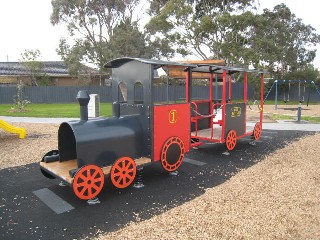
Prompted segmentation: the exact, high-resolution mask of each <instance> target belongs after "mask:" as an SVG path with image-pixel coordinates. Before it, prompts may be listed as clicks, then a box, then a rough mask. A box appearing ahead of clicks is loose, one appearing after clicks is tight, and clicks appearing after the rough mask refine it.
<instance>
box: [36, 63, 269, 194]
mask: <svg viewBox="0 0 320 240" xmlns="http://www.w3.org/2000/svg"><path fill="white" fill-rule="evenodd" d="M169 66H173V67H178V68H182V69H183V70H184V72H185V99H184V100H183V101H182V100H181V99H180V100H178V101H169V98H168V97H167V101H165V102H157V101H156V100H155V92H154V85H155V83H156V79H155V75H154V71H155V70H157V69H161V68H162V69H163V70H164V71H166V72H167V74H168V75H169V73H168V71H169V69H170V68H169ZM105 67H106V68H112V81H113V82H112V96H113V101H114V103H113V117H110V118H98V119H90V120H88V108H87V105H88V102H89V95H88V93H87V92H86V91H80V92H79V93H78V95H77V99H78V101H79V104H80V115H81V117H80V120H79V121H70V122H64V123H62V124H61V125H60V127H59V130H58V150H52V151H50V152H48V153H47V154H45V156H44V157H43V158H42V160H41V162H40V168H41V171H42V173H43V175H44V176H46V177H48V178H59V179H61V180H63V181H64V182H66V183H67V184H69V185H70V186H71V187H72V189H73V192H74V194H75V195H76V196H77V197H78V198H80V199H82V200H90V199H93V198H95V197H96V196H98V194H99V193H100V192H101V190H102V188H103V186H104V179H105V175H108V176H109V177H110V180H111V182H112V184H113V185H114V186H115V187H117V188H126V187H128V186H130V185H131V184H132V183H133V182H134V180H135V178H136V176H137V178H141V171H140V170H139V169H141V168H142V167H143V166H144V165H145V164H149V163H152V162H160V163H161V165H162V167H163V169H164V170H165V171H167V172H175V171H176V170H177V169H178V168H179V167H180V165H181V164H182V161H183V159H184V156H185V154H186V153H187V152H189V150H190V148H192V147H197V146H200V145H202V144H205V143H206V142H216V143H224V144H225V146H226V148H227V149H228V150H229V151H231V150H233V149H234V148H235V146H236V142H237V140H238V139H239V138H243V137H250V139H251V138H253V139H254V140H257V139H259V138H260V136H261V131H262V117H263V114H262V112H263V106H262V105H261V106H260V118H259V121H258V122H256V123H255V127H254V128H251V129H250V128H249V126H247V124H246V123H247V120H246V105H247V90H248V89H247V87H248V74H249V73H251V72H254V73H258V74H260V82H261V88H260V93H261V97H260V99H261V102H263V90H264V85H263V83H264V81H263V79H264V73H263V72H262V71H253V70H247V69H240V68H230V67H224V66H217V65H196V64H190V63H182V62H167V61H160V60H150V59H141V58H119V59H115V60H113V61H110V62H108V63H107V64H106V65H105ZM197 72H202V73H205V74H207V75H208V78H210V86H209V91H210V97H209V99H207V100H202V101H199V100H195V99H193V97H192V81H193V80H192V76H193V73H197ZM239 72H241V73H243V74H244V90H243V99H242V100H241V101H234V102H233V100H232V79H231V77H232V75H233V74H234V73H239ZM214 74H216V76H218V75H219V76H220V78H221V80H222V83H221V84H222V94H221V95H222V98H221V99H215V98H214V96H213V77H214ZM217 78H218V77H217ZM168 84H169V81H168V79H167V85H168ZM227 85H228V89H227ZM138 86H139V89H140V90H142V91H143V94H142V96H143V98H142V99H141V98H139V99H137V94H136V91H137V89H138ZM167 89H168V88H167ZM216 96H217V95H216ZM218 110H219V111H220V112H221V113H222V114H221V117H220V118H218V117H217V116H216V115H217V113H218V112H219V111H218Z"/></svg>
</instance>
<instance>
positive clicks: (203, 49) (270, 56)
mask: <svg viewBox="0 0 320 240" xmlns="http://www.w3.org/2000/svg"><path fill="white" fill-rule="evenodd" d="M258 4H259V1H258V0H215V1H211V0H188V1H183V0H153V1H151V4H150V11H149V13H150V16H151V17H152V18H151V20H150V22H149V23H148V25H147V28H148V30H149V31H150V32H151V33H153V34H158V35H159V36H160V37H162V38H163V39H169V41H170V43H171V44H170V45H169V46H170V47H171V48H172V49H174V51H175V52H177V53H180V54H182V55H188V54H191V55H196V56H198V57H200V58H202V59H208V58H215V59H224V60H225V61H226V63H227V64H229V65H244V66H249V65H254V66H255V67H261V66H262V67H268V68H269V70H270V71H275V72H276V73H279V74H281V75H282V76H284V74H286V72H287V71H288V70H290V71H294V70H296V69H299V68H303V67H304V66H305V65H306V64H309V63H311V62H312V61H313V59H314V57H315V53H316V51H315V49H314V46H315V45H316V44H319V35H318V34H316V33H315V29H314V28H313V27H312V26H310V25H305V24H303V23H302V20H301V19H299V18H297V17H296V16H295V15H294V14H293V13H292V12H291V11H290V9H289V8H288V7H286V6H285V5H284V4H280V5H278V6H276V7H275V8H274V9H273V10H272V11H271V10H268V9H265V10H264V11H263V13H262V14H256V13H255V12H256V11H255V9H256V8H257V7H258Z"/></svg>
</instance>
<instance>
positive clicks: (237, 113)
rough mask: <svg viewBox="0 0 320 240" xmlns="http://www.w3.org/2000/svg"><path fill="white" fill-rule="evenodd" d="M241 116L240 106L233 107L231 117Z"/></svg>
mask: <svg viewBox="0 0 320 240" xmlns="http://www.w3.org/2000/svg"><path fill="white" fill-rule="evenodd" d="M240 116H241V108H240V107H233V108H232V112H231V117H240Z"/></svg>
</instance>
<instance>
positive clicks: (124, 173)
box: [110, 157, 137, 188]
mask: <svg viewBox="0 0 320 240" xmlns="http://www.w3.org/2000/svg"><path fill="white" fill-rule="evenodd" d="M136 173H137V166H136V163H135V161H134V160H133V159H132V158H129V157H122V158H119V159H118V160H117V161H115V163H114V164H113V166H112V168H111V172H110V178H111V182H112V184H113V185H114V186H115V187H117V188H126V187H128V186H130V184H131V183H132V182H133V181H134V178H135V177H136Z"/></svg>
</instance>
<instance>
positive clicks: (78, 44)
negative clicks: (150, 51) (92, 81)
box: [51, 0, 145, 71]
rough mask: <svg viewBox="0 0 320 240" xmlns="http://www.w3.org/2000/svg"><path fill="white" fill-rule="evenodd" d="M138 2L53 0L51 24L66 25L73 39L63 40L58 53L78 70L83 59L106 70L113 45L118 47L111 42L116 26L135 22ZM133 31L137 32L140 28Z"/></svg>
mask: <svg viewBox="0 0 320 240" xmlns="http://www.w3.org/2000/svg"><path fill="white" fill-rule="evenodd" d="M139 1H140V0H118V1H116V0H112V1H110V0H52V2H51V3H52V14H51V23H52V24H53V25H56V24H65V25H66V26H67V28H68V30H69V34H70V36H71V37H72V38H73V42H72V44H70V43H68V41H67V40H66V39H61V40H60V45H59V49H58V53H59V54H60V55H61V56H62V58H63V59H64V60H65V61H66V62H67V63H69V64H70V66H71V68H73V70H74V71H79V69H78V68H79V66H80V65H79V64H78V63H79V62H80V61H86V62H89V63H94V64H96V65H97V66H98V67H99V69H103V65H104V64H105V63H106V62H107V61H108V60H110V58H112V57H114V56H115V54H114V51H115V50H116V49H114V48H118V47H119V46H114V45H113V44H112V43H111V39H114V38H115V36H114V34H115V31H114V30H115V28H116V27H117V26H118V25H119V24H120V23H122V22H123V23H124V22H125V23H126V24H127V25H128V24H129V25H130V24H132V20H133V14H134V10H135V7H136V6H137V5H138V3H139ZM120 28H121V26H120ZM133 28H134V26H133ZM134 30H135V31H136V33H137V31H138V29H137V28H135V29H134ZM141 44H143V45H144V44H145V43H142V42H140V47H141ZM72 63H73V64H72Z"/></svg>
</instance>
